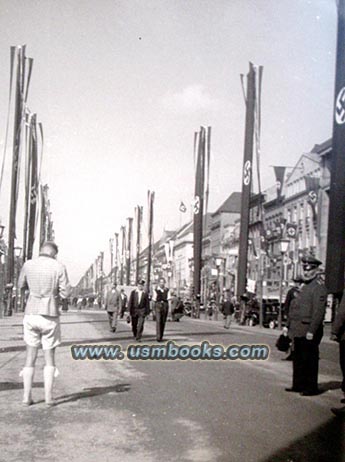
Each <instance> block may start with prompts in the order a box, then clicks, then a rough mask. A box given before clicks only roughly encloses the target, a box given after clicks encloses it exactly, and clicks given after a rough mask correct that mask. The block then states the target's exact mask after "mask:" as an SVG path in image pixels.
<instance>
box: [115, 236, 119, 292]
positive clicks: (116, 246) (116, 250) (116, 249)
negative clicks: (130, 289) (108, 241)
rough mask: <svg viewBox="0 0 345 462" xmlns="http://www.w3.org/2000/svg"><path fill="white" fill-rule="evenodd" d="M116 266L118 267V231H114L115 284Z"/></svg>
mask: <svg viewBox="0 0 345 462" xmlns="http://www.w3.org/2000/svg"><path fill="white" fill-rule="evenodd" d="M118 267H119V233H115V271H114V281H115V284H117V271H118Z"/></svg>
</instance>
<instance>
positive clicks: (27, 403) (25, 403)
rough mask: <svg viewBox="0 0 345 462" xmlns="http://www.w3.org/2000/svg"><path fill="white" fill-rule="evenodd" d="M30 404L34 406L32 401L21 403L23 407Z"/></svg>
mask: <svg viewBox="0 0 345 462" xmlns="http://www.w3.org/2000/svg"><path fill="white" fill-rule="evenodd" d="M32 404H34V402H33V400H32V399H29V400H27V401H22V405H23V406H31V405H32Z"/></svg>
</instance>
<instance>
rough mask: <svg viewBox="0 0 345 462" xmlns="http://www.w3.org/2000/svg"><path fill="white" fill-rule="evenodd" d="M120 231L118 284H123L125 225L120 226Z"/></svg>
mask: <svg viewBox="0 0 345 462" xmlns="http://www.w3.org/2000/svg"><path fill="white" fill-rule="evenodd" d="M120 231H121V257H120V260H121V266H120V284H121V285H123V276H124V274H123V272H124V271H123V270H124V265H123V264H124V261H125V256H126V227H125V226H121V228H120Z"/></svg>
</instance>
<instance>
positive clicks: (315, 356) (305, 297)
mask: <svg viewBox="0 0 345 462" xmlns="http://www.w3.org/2000/svg"><path fill="white" fill-rule="evenodd" d="M320 265H321V261H320V260H318V259H316V258H315V257H313V256H305V257H303V258H302V269H303V280H304V285H303V287H302V288H301V291H300V293H299V295H298V297H296V306H295V307H294V308H296V319H295V322H294V330H295V332H294V334H293V337H294V356H293V377H292V387H291V388H286V391H292V392H300V394H301V395H302V396H313V395H317V394H319V390H318V381H317V380H318V368H319V345H320V342H321V339H322V335H323V319H324V316H325V311H326V300H327V291H326V287H325V285H324V283H323V281H322V280H321V278H319V277H318V268H319V266H320Z"/></svg>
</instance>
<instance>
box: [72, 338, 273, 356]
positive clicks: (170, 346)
mask: <svg viewBox="0 0 345 462" xmlns="http://www.w3.org/2000/svg"><path fill="white" fill-rule="evenodd" d="M269 352H270V350H269V347H268V345H229V346H223V345H217V344H216V345H213V344H211V343H209V342H207V341H205V342H202V343H201V344H194V345H178V344H176V343H175V342H173V341H169V342H167V343H166V344H163V345H129V346H128V347H127V350H124V351H123V350H122V347H121V345H72V346H71V354H72V358H73V359H75V360H85V359H90V360H93V359H96V360H98V359H103V360H123V359H125V358H127V359H129V360H168V361H169V360H170V361H171V360H182V361H184V360H187V359H190V360H194V361H196V360H204V361H207V360H216V361H217V360H236V359H241V360H252V361H253V360H265V359H267V358H268V357H269Z"/></svg>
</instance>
